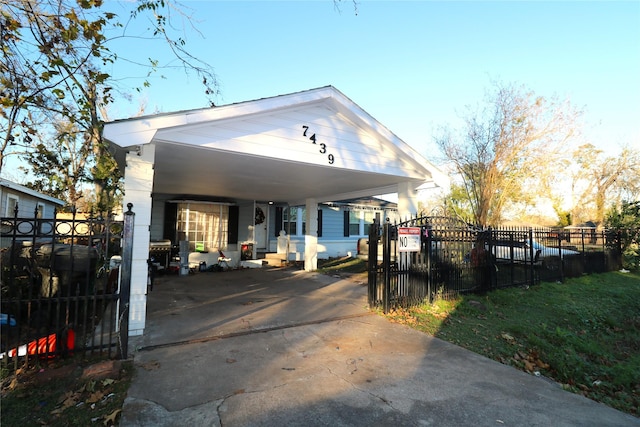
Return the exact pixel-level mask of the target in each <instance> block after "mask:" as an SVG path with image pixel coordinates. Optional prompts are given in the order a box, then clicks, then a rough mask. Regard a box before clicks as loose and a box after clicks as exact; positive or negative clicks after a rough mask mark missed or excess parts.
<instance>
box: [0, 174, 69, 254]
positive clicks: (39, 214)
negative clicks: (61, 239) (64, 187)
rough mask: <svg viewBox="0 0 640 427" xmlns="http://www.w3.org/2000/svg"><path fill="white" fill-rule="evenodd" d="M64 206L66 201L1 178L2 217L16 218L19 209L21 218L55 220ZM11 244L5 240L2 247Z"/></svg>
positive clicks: (0, 200)
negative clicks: (56, 214) (58, 209)
mask: <svg viewBox="0 0 640 427" xmlns="http://www.w3.org/2000/svg"><path fill="white" fill-rule="evenodd" d="M64 204H65V202H64V201H62V200H59V199H56V198H55V197H50V196H47V195H45V194H42V193H39V192H37V191H35V190H32V189H30V188H28V187H25V186H24V185H20V184H16V183H15V182H11V181H9V180H7V179H4V178H0V216H2V217H5V218H13V217H15V215H16V209H17V210H18V212H17V213H18V217H19V218H42V219H53V218H54V217H55V213H56V209H57V208H59V207H60V206H64ZM10 244H11V242H10V239H8V238H7V239H3V241H2V242H0V247H7V246H9V245H10Z"/></svg>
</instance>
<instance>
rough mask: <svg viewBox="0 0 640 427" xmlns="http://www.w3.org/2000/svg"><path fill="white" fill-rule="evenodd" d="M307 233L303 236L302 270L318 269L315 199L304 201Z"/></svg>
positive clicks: (316, 203)
mask: <svg viewBox="0 0 640 427" xmlns="http://www.w3.org/2000/svg"><path fill="white" fill-rule="evenodd" d="M306 210H307V212H306V220H307V232H306V233H305V236H304V269H305V271H314V270H317V269H318V202H317V201H316V199H307V200H306Z"/></svg>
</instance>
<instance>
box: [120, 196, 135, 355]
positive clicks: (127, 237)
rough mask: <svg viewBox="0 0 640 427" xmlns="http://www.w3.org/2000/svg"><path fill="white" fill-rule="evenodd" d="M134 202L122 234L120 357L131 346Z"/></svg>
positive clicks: (128, 207)
mask: <svg viewBox="0 0 640 427" xmlns="http://www.w3.org/2000/svg"><path fill="white" fill-rule="evenodd" d="M132 208H133V203H127V209H128V210H127V212H125V213H124V228H123V235H122V264H121V266H120V296H119V298H120V304H119V310H118V336H119V344H120V357H121V358H122V359H126V358H127V353H128V347H129V304H130V299H131V263H132V260H133V226H134V222H135V213H133V211H132V210H131V209H132Z"/></svg>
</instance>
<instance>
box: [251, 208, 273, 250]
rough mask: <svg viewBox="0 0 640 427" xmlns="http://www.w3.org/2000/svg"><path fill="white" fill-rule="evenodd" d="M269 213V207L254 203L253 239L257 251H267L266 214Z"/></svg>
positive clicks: (267, 222)
mask: <svg viewBox="0 0 640 427" xmlns="http://www.w3.org/2000/svg"><path fill="white" fill-rule="evenodd" d="M268 213H269V206H268V205H266V204H262V203H256V212H255V220H254V225H255V228H254V239H255V242H256V249H257V250H266V249H267V224H269V221H268V219H267V214H268Z"/></svg>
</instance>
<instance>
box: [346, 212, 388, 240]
mask: <svg viewBox="0 0 640 427" xmlns="http://www.w3.org/2000/svg"><path fill="white" fill-rule="evenodd" d="M381 213H382V212H381V211H378V210H372V209H354V210H351V211H349V236H367V235H369V228H370V227H371V224H373V220H374V219H375V218H376V217H377V218H378V220H380V214H381Z"/></svg>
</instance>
